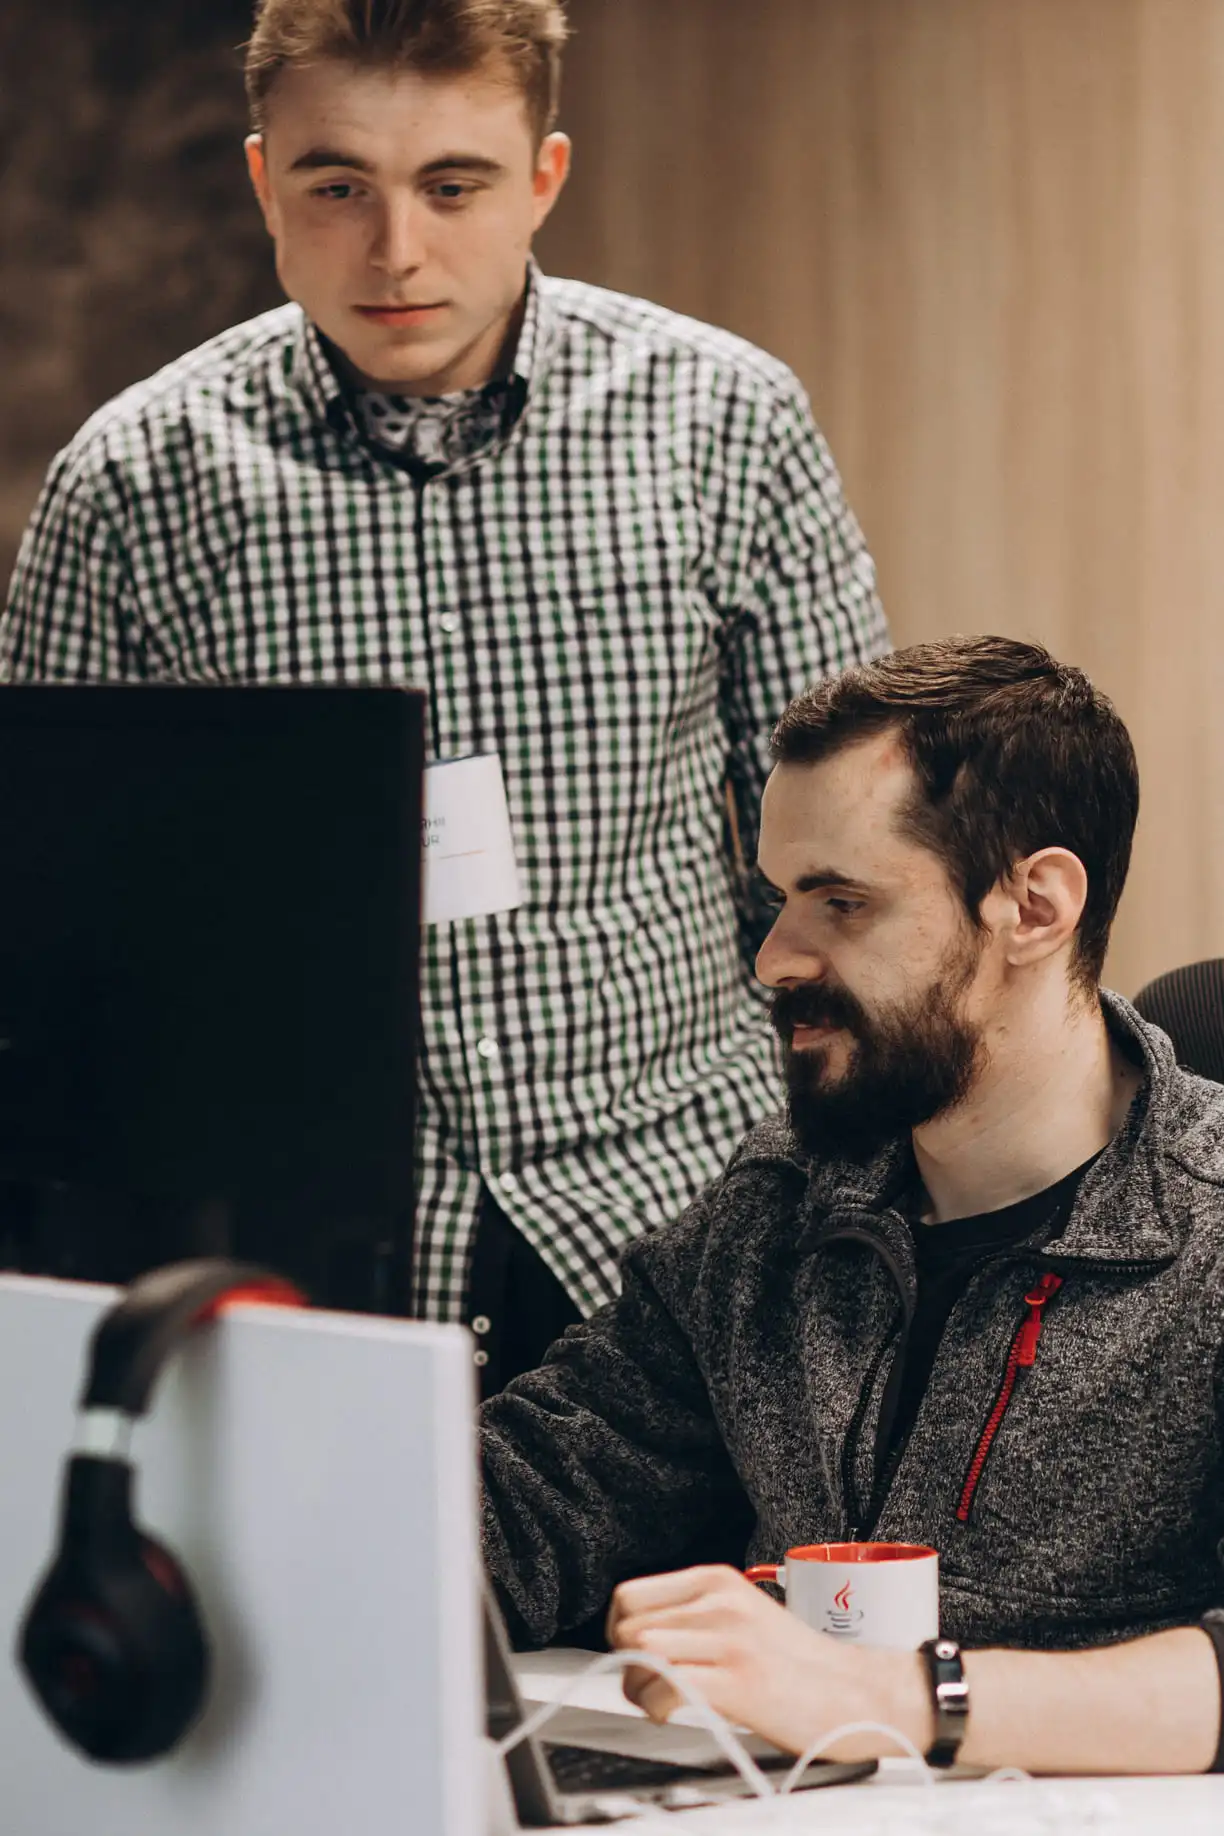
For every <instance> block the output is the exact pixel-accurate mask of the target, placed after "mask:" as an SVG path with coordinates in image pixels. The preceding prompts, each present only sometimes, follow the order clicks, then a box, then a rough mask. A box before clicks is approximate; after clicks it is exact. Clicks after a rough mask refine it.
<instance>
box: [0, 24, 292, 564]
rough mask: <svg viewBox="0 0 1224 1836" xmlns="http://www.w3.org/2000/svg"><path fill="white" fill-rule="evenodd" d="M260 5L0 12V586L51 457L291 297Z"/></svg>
mask: <svg viewBox="0 0 1224 1836" xmlns="http://www.w3.org/2000/svg"><path fill="white" fill-rule="evenodd" d="M249 20H250V12H249V8H248V6H247V5H246V4H245V0H0V343H2V348H3V362H0V586H2V583H4V582H5V581H7V579H8V575H9V571H10V568H11V565H12V560H13V556H14V554H15V552H16V548H17V543H18V541H19V539H20V535H21V530H22V527H23V525H24V523H25V519H26V517H27V515H28V514H29V511H30V507H31V505H32V503H33V501H34V498H35V496H36V495H37V492H38V488H39V485H40V483H41V480H42V476H43V473H44V472H45V470H46V467H47V463H48V461H49V459H50V458H51V456H52V454H53V453H54V452H55V451H56V450H57V449H58V448H59V447H60V446H61V445H62V444H63V442H64V441H65V440H66V439H68V437H69V436H70V435H71V434H72V433H73V432H74V431H75V429H76V428H77V427H78V426H79V425H80V423H81V422H82V421H83V420H84V419H85V417H86V416H87V415H88V414H89V413H90V412H91V411H92V410H93V409H94V408H95V407H97V406H98V404H99V403H101V402H103V401H105V400H106V399H107V398H108V397H109V396H111V395H113V394H115V392H116V391H117V390H119V389H121V388H123V387H124V386H125V385H126V384H128V383H130V382H134V381H136V380H137V379H138V378H140V377H142V376H147V375H148V374H149V373H150V372H151V371H152V370H155V369H156V368H157V367H158V366H159V365H160V364H163V363H165V362H167V361H168V360H169V359H170V358H172V357H175V356H177V355H178V354H179V353H180V352H181V351H185V350H189V349H190V348H191V346H192V345H194V344H198V343H200V342H201V340H203V339H204V338H207V337H210V336H211V335H212V333H214V332H216V331H219V330H220V329H221V328H222V327H223V326H225V325H229V324H232V323H233V322H234V321H235V320H238V319H242V318H245V317H247V316H249V315H250V314H251V313H255V312H260V311H262V310H263V309H264V308H265V307H266V306H269V305H272V304H274V303H275V302H276V301H277V300H278V299H279V297H280V295H279V292H278V290H277V287H276V281H275V277H274V275H273V273H272V266H271V261H270V259H269V255H268V249H267V246H266V239H265V237H264V232H263V226H262V224H261V222H260V219H259V215H258V211H257V210H256V208H255V204H254V200H253V199H252V198H251V197H250V195H249V192H248V187H247V182H246V175H245V170H244V166H243V159H242V136H243V133H244V131H245V106H244V98H243V93H242V77H241V59H240V56H239V53H238V50H237V47H238V46H239V45H240V44H241V42H242V40H243V38H244V37H245V36H246V33H247V32H248V30H249Z"/></svg>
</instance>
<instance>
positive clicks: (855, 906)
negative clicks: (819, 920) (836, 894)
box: [825, 899, 863, 918]
mask: <svg viewBox="0 0 1224 1836" xmlns="http://www.w3.org/2000/svg"><path fill="white" fill-rule="evenodd" d="M825 904H826V905H827V906H828V907H829V910H830V911H834V912H836V913H837V915H838V917H839V918H853V916H854V914H855V913H856V912H861V911H862V909H863V901H862V900H861V899H826V900H825Z"/></svg>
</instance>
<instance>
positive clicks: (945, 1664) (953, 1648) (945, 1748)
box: [918, 1638, 969, 1766]
mask: <svg viewBox="0 0 1224 1836" xmlns="http://www.w3.org/2000/svg"><path fill="white" fill-rule="evenodd" d="M918 1649H919V1651H920V1652H921V1654H922V1657H923V1660H924V1662H925V1664H926V1667H927V1675H928V1676H929V1677H930V1679H931V1706H932V1708H933V1709H934V1711H935V1738H934V1740H933V1741H932V1742H931V1745H930V1747H929V1748H928V1749H927V1756H926V1763H927V1765H928V1766H951V1765H952V1764H953V1762H954V1761H955V1759H956V1756H957V1754H958V1753H959V1752H960V1748H961V1742H962V1741H963V1740H964V1738H965V1729H966V1728H967V1727H968V1725H969V1685H968V1683H967V1682H966V1681H965V1666H964V1665H963V1664H962V1663H961V1653H960V1646H959V1645H958V1644H956V1643H954V1641H953V1640H952V1639H950V1638H928V1639H927V1641H926V1643H925V1644H924V1645H919V1647H918Z"/></svg>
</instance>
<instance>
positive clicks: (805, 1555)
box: [786, 1543, 936, 1562]
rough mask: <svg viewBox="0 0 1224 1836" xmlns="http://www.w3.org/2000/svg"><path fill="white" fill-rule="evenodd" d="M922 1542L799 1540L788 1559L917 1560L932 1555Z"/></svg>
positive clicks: (811, 1560) (827, 1560)
mask: <svg viewBox="0 0 1224 1836" xmlns="http://www.w3.org/2000/svg"><path fill="white" fill-rule="evenodd" d="M935 1553H936V1552H935V1550H934V1549H931V1548H929V1547H928V1545H927V1544H926V1543H801V1544H800V1545H799V1547H798V1548H797V1549H788V1550H787V1552H786V1559H787V1561H788V1562H917V1561H920V1560H921V1559H922V1558H923V1557H924V1556H933V1555H934V1554H935Z"/></svg>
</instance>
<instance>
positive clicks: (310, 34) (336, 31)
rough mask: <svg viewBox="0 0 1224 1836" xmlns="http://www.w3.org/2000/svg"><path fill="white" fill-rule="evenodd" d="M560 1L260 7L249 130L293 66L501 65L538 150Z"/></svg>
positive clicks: (299, 2)
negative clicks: (326, 62) (326, 61)
mask: <svg viewBox="0 0 1224 1836" xmlns="http://www.w3.org/2000/svg"><path fill="white" fill-rule="evenodd" d="M565 38H566V24H565V14H564V11H563V9H562V5H561V0H257V5H256V12H255V29H254V31H253V33H252V34H251V40H250V43H249V44H248V45H247V48H246V88H247V98H248V101H249V102H250V107H251V120H252V123H253V125H254V126H255V127H256V128H257V129H259V128H262V127H263V126H264V124H265V121H266V117H267V102H268V96H269V94H270V93H271V90H272V88H273V86H274V84H275V82H276V79H277V77H278V76H279V74H280V72H281V71H282V70H285V69H288V68H289V67H290V66H291V65H300V64H312V63H317V62H318V61H319V60H320V59H322V58H340V59H343V60H345V61H347V62H348V63H352V64H360V65H364V66H366V67H368V68H371V69H376V70H415V71H418V72H420V73H421V74H422V75H425V76H466V75H468V74H469V73H470V72H471V71H473V70H477V69H479V68H480V67H481V66H482V65H485V64H495V65H501V66H502V67H503V68H505V69H506V71H507V72H508V73H509V74H510V75H511V76H512V78H513V80H514V81H515V82H516V83H517V84H518V86H519V88H520V89H521V90H522V93H523V99H524V101H525V102H526V104H527V113H528V116H529V118H530V121H531V126H532V131H533V133H534V135H535V138H536V143H537V145H538V144H539V142H540V141H542V140H543V138H544V136H545V135H546V134H547V133H549V132H550V130H551V129H552V126H553V124H554V122H555V121H556V119H557V107H558V103H559V100H560V92H561V47H562V46H563V45H564V43H565Z"/></svg>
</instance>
